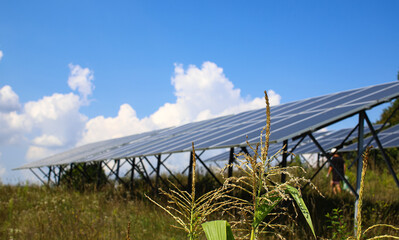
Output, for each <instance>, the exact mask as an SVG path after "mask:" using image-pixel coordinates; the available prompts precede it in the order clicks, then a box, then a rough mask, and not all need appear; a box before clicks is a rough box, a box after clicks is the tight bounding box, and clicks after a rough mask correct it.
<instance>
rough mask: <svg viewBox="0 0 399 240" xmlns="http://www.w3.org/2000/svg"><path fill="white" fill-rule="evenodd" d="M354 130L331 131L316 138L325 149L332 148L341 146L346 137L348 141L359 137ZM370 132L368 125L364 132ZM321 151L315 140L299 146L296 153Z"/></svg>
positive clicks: (375, 126)
mask: <svg viewBox="0 0 399 240" xmlns="http://www.w3.org/2000/svg"><path fill="white" fill-rule="evenodd" d="M379 126H380V125H374V126H373V128H374V129H377V128H378V127H379ZM352 130H353V129H352V128H345V129H340V130H337V131H330V132H328V133H327V134H325V135H323V136H320V137H318V138H316V140H317V142H318V143H319V144H320V145H321V147H322V148H323V149H325V150H329V149H331V148H335V147H337V146H339V145H340V144H341V143H342V142H343V141H344V140H345V139H347V140H346V142H351V141H352V140H354V139H355V138H357V137H358V133H357V131H352ZM351 132H352V133H351ZM368 133H370V129H369V128H368V127H367V126H365V127H364V134H368ZM349 134H350V135H349ZM348 135H349V136H348ZM319 152H320V149H319V148H318V147H317V146H316V145H315V144H314V143H313V142H307V143H305V144H303V145H301V146H299V147H298V148H297V150H295V153H296V154H306V153H319Z"/></svg>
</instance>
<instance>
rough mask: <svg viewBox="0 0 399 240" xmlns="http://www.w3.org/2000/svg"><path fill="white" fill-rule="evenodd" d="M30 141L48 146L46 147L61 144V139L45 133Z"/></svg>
mask: <svg viewBox="0 0 399 240" xmlns="http://www.w3.org/2000/svg"><path fill="white" fill-rule="evenodd" d="M32 143H33V144H35V145H37V146H48V147H54V146H62V145H63V143H62V141H61V140H60V139H59V138H58V137H56V136H54V135H47V134H43V135H41V136H39V137H36V138H34V139H33V141H32Z"/></svg>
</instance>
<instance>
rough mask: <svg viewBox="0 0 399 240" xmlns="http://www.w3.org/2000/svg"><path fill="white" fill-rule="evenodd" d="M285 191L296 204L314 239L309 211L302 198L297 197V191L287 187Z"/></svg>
mask: <svg viewBox="0 0 399 240" xmlns="http://www.w3.org/2000/svg"><path fill="white" fill-rule="evenodd" d="M286 190H287V192H288V193H289V194H291V196H292V197H293V198H294V200H295V202H296V203H297V205H298V207H299V209H300V210H301V212H302V214H303V216H304V217H305V219H306V221H307V222H308V225H309V227H310V229H312V232H313V235H314V237H316V234H315V232H314V228H313V224H312V219H311V218H310V213H309V210H308V208H307V207H306V205H305V202H304V201H303V198H302V197H301V196H300V195H299V191H298V189H296V188H294V187H291V186H289V185H287V189H286Z"/></svg>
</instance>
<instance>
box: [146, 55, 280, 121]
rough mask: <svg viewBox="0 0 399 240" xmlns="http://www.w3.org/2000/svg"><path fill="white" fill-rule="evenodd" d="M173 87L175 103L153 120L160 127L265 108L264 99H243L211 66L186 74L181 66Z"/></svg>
mask: <svg viewBox="0 0 399 240" xmlns="http://www.w3.org/2000/svg"><path fill="white" fill-rule="evenodd" d="M172 84H173V85H174V87H175V95H176V97H177V99H176V103H173V104H171V103H166V104H165V105H163V106H162V107H160V108H159V109H158V111H157V112H155V113H154V114H152V115H151V116H150V118H151V120H152V121H153V122H154V123H155V124H156V125H157V126H159V127H168V126H173V125H180V124H183V123H187V122H191V121H198V120H204V119H209V118H212V117H217V116H221V115H227V114H232V113H238V112H242V111H246V110H251V109H257V108H262V107H265V102H264V99H263V98H254V99H252V100H248V97H245V98H244V97H243V96H241V90H240V89H238V88H234V85H233V83H232V82H231V81H230V80H228V79H227V77H226V76H225V75H224V73H223V69H222V68H220V67H218V66H217V65H216V64H215V63H212V62H204V63H203V64H202V67H201V68H197V67H196V66H194V65H190V66H189V67H188V69H187V70H184V69H183V66H182V65H178V64H177V65H175V74H174V76H173V77H172ZM269 93H271V95H270V98H271V101H270V102H271V104H272V105H276V104H279V103H280V98H281V97H280V96H279V95H278V94H276V93H275V92H274V91H273V90H270V91H269ZM260 94H262V93H260Z"/></svg>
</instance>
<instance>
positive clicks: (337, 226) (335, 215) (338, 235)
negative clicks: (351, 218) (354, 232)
mask: <svg viewBox="0 0 399 240" xmlns="http://www.w3.org/2000/svg"><path fill="white" fill-rule="evenodd" d="M326 217H327V219H328V221H327V223H328V226H327V228H328V229H331V230H332V231H331V232H332V236H331V237H332V239H346V237H347V236H349V235H350V233H351V232H350V231H349V229H348V224H347V223H346V221H345V219H344V216H343V211H342V209H339V208H334V209H333V210H332V212H331V214H330V213H327V214H326Z"/></svg>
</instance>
